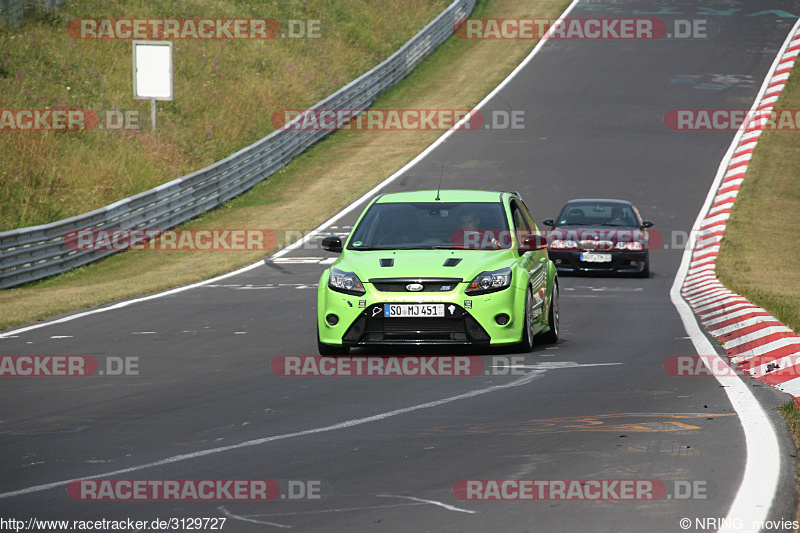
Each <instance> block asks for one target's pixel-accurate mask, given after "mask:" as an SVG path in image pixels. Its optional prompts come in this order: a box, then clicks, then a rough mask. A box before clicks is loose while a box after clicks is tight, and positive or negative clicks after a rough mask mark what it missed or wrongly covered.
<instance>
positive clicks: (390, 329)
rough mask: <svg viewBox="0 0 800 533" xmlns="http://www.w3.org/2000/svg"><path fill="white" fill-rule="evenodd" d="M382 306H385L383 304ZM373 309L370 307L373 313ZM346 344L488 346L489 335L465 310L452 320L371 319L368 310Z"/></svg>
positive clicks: (351, 329)
mask: <svg viewBox="0 0 800 533" xmlns="http://www.w3.org/2000/svg"><path fill="white" fill-rule="evenodd" d="M380 305H381V306H382V304H380ZM371 308H372V306H370V309H371ZM342 340H343V341H344V342H345V343H346V344H351V345H352V344H373V343H375V344H393V343H426V344H427V343H430V344H436V343H456V344H466V343H485V342H489V340H490V338H489V334H488V333H486V330H484V329H483V328H482V327H481V325H480V324H478V322H477V321H476V320H475V319H474V318H473V317H472V316H471V315H470V314H469V313H467V312H466V311H465V310H464V309H462V308H461V307H457V309H456V312H455V313H452V315H451V316H450V317H436V318H433V317H432V318H417V317H413V318H412V317H408V318H407V317H399V318H384V317H383V316H382V315H380V314H377V315H376V316H375V317H372V316H371V312H370V310H369V309H367V310H366V311H365V312H364V313H363V314H361V315H360V316H359V317H358V319H356V321H355V322H353V324H352V325H351V326H350V328H349V329H348V330H347V333H345V335H344V337H343V339H342Z"/></svg>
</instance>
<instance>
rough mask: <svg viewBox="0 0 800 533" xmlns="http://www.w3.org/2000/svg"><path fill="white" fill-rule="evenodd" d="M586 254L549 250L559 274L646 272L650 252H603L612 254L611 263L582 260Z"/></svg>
mask: <svg viewBox="0 0 800 533" xmlns="http://www.w3.org/2000/svg"><path fill="white" fill-rule="evenodd" d="M583 253H586V252H584V251H578V250H548V251H547V255H548V256H549V257H550V259H551V260H552V261H553V263H554V264H555V266H556V270H558V272H559V273H579V272H587V273H592V272H595V273H603V272H614V273H619V274H637V273H641V272H643V271H644V269H645V268H646V267H647V260H648V257H647V254H648V252H647V251H646V250H645V251H641V252H631V251H617V250H611V251H603V252H600V253H608V254H611V261H607V262H603V263H595V262H588V261H582V260H581V254H583Z"/></svg>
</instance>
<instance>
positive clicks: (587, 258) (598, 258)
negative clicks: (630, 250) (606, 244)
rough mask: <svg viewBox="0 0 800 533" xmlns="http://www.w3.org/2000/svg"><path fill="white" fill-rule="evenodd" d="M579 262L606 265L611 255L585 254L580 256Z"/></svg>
mask: <svg viewBox="0 0 800 533" xmlns="http://www.w3.org/2000/svg"><path fill="white" fill-rule="evenodd" d="M581 261H583V262H585V263H608V262H610V261H611V254H598V253H594V252H586V253H583V254H581Z"/></svg>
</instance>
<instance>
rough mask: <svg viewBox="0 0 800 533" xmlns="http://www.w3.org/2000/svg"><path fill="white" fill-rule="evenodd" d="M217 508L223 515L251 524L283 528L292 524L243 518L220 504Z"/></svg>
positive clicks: (288, 527) (289, 527)
mask: <svg viewBox="0 0 800 533" xmlns="http://www.w3.org/2000/svg"><path fill="white" fill-rule="evenodd" d="M217 510H218V511H220V512H221V513H222V514H224V515H225V516H227V517H228V518H233V519H234V520H241V521H242V522H251V523H253V524H263V525H265V526H272V527H280V528H283V529H291V528H292V526H286V525H283V524H276V523H275V522H264V521H263V520H253V519H252V518H245V517H244V516H239V515H236V514H233V513H232V512H230V511H228V510H227V509H225V507H223V506H222V505H220V506H219V507H217Z"/></svg>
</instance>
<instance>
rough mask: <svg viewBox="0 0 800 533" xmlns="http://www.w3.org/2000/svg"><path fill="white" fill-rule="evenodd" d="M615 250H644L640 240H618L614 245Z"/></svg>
mask: <svg viewBox="0 0 800 533" xmlns="http://www.w3.org/2000/svg"><path fill="white" fill-rule="evenodd" d="M616 248H617V250H633V251H638V250H644V245H643V244H642V243H640V242H618V243H617V246H616Z"/></svg>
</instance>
